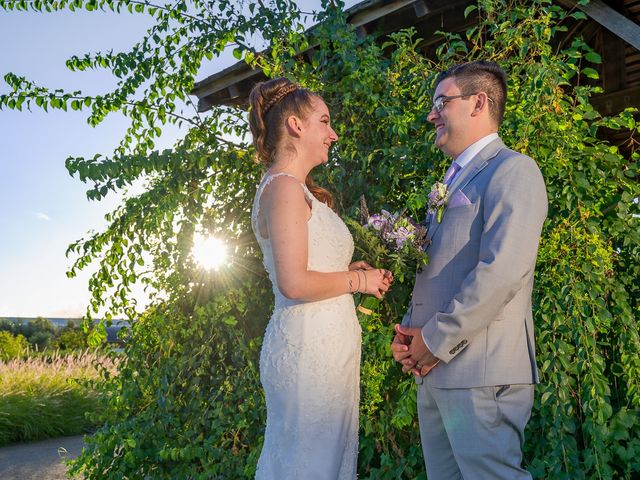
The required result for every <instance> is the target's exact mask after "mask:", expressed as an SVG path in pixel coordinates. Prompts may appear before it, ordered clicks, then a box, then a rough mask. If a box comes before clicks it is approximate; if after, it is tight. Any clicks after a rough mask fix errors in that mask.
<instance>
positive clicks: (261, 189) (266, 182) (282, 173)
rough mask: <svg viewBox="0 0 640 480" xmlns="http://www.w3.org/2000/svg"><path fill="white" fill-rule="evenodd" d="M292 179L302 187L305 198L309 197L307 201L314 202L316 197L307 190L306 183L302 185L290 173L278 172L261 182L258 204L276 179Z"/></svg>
mask: <svg viewBox="0 0 640 480" xmlns="http://www.w3.org/2000/svg"><path fill="white" fill-rule="evenodd" d="M283 176H284V177H291V178H293V179H294V180H295V181H296V182H298V183H299V184H300V187H302V191H303V192H304V195H305V197H307V199H308V200H309V201H310V202H313V201H314V200H315V198H316V197H314V196H313V194H312V193H311V192H310V191H309V189H308V188H307V186H306V185H305V184H304V183H301V182H299V181H298V179H297V178H296V177H295V176H293V175H291V174H290V173H286V172H278V173H274V174H271V175H267V176H266V177H264V178H263V179H262V182H260V187H259V189H258V195H257V197H258V203H259V202H260V197H261V196H262V192H263V191H264V189H265V188H266V187H267V185H269V184H270V183H271V182H272V181H273V180H274V179H276V178H278V177H283Z"/></svg>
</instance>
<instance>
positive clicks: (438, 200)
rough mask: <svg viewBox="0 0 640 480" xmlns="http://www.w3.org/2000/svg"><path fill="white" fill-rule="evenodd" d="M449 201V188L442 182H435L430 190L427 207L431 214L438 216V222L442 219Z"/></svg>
mask: <svg viewBox="0 0 640 480" xmlns="http://www.w3.org/2000/svg"><path fill="white" fill-rule="evenodd" d="M448 201H449V188H448V187H447V186H446V185H445V184H444V183H442V182H436V183H434V184H433V187H431V191H430V192H429V202H428V205H427V208H428V212H429V214H431V215H435V216H436V221H437V222H438V223H440V222H441V221H442V214H443V213H444V207H446V206H447V202H448Z"/></svg>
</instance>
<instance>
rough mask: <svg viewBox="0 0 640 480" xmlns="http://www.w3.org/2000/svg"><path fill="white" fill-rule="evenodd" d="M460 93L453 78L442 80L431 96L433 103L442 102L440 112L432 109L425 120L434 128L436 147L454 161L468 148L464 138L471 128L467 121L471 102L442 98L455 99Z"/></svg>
mask: <svg viewBox="0 0 640 480" xmlns="http://www.w3.org/2000/svg"><path fill="white" fill-rule="evenodd" d="M461 93H462V92H460V89H459V88H458V86H457V85H456V82H455V79H454V78H453V77H448V78H445V79H444V80H442V81H441V82H440V83H439V84H438V86H437V87H436V91H435V92H434V94H433V100H434V101H436V100H438V98H442V99H443V100H444V104H443V107H442V110H440V111H437V109H435V108H433V109H432V110H431V112H429V115H428V116H427V120H429V121H430V122H431V123H433V125H434V126H435V127H436V141H435V144H436V147H438V148H439V149H440V150H442V151H443V152H444V153H445V154H446V155H448V156H450V157H453V158H454V159H455V158H456V157H457V156H458V155H460V154H461V153H462V152H463V151H464V149H465V148H467V146H468V145H466V143H467V141H466V138H467V136H468V135H469V133H470V132H469V129H471V128H472V125H470V123H469V121H468V120H469V118H470V114H471V111H472V110H473V102H470V101H469V97H458V98H452V99H446V98H444V97H455V96H456V95H460V94H461Z"/></svg>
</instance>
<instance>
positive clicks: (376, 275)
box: [360, 268, 393, 298]
mask: <svg viewBox="0 0 640 480" xmlns="http://www.w3.org/2000/svg"><path fill="white" fill-rule="evenodd" d="M362 274H363V275H364V276H365V281H364V284H363V285H361V288H360V291H361V292H362V293H369V294H371V295H374V296H376V297H377V298H382V297H383V296H384V294H385V293H387V291H388V290H389V285H390V284H391V282H392V281H393V275H392V274H391V272H390V271H389V270H385V269H384V268H371V269H369V270H362Z"/></svg>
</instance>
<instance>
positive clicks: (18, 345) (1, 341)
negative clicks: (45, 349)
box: [0, 332, 29, 361]
mask: <svg viewBox="0 0 640 480" xmlns="http://www.w3.org/2000/svg"><path fill="white" fill-rule="evenodd" d="M28 348H29V343H28V342H27V339H26V338H24V337H23V336H22V335H17V336H13V335H11V334H10V333H9V332H0V360H2V361H7V360H12V359H14V358H18V357H21V356H22V355H24V354H25V353H26V352H27V349H28Z"/></svg>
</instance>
